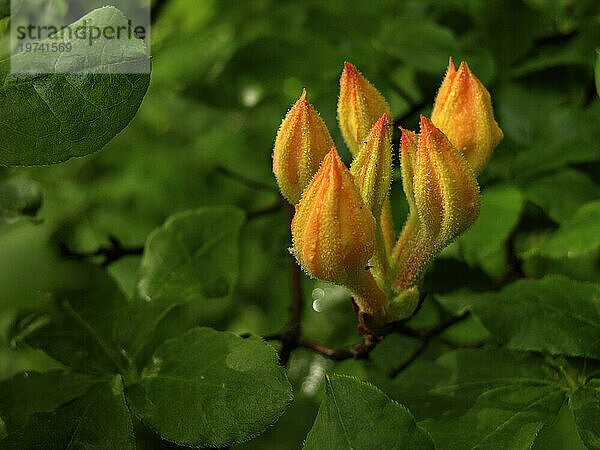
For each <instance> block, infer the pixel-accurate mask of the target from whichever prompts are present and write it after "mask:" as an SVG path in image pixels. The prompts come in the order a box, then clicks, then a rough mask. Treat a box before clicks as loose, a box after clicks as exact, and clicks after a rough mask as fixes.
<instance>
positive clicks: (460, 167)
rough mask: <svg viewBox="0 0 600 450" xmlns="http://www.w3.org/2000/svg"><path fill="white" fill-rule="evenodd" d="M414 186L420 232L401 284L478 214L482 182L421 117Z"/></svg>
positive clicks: (411, 280)
mask: <svg viewBox="0 0 600 450" xmlns="http://www.w3.org/2000/svg"><path fill="white" fill-rule="evenodd" d="M414 170H415V172H414V176H413V190H414V200H415V207H416V211H417V213H418V217H419V222H418V231H417V236H416V238H415V242H414V244H413V245H412V246H411V247H410V249H409V254H408V255H407V256H406V257H405V259H404V260H403V261H402V264H400V265H399V266H398V269H397V270H398V272H397V286H398V287H401V288H407V287H409V286H410V285H411V284H413V283H414V282H415V281H417V279H418V278H419V276H420V275H421V274H422V272H423V271H424V270H425V268H426V267H427V264H429V262H430V261H431V260H432V259H433V258H434V257H435V256H436V255H437V254H438V253H439V251H441V249H442V248H444V247H445V246H446V245H448V244H449V243H450V242H452V241H453V240H454V239H455V238H456V237H457V236H459V235H460V234H462V233H464V232H465V231H466V230H467V229H468V228H469V227H470V226H471V225H472V224H473V223H474V222H475V220H476V219H477V216H478V215H479V207H480V198H479V186H478V184H477V180H476V178H475V174H474V173H473V170H472V169H471V167H470V165H469V164H468V163H467V161H466V159H465V158H464V157H463V156H462V155H461V154H460V152H459V151H458V150H457V149H456V148H455V147H454V146H453V145H452V144H451V143H450V141H449V140H448V139H447V138H446V136H445V135H444V134H443V133H442V132H441V131H440V130H439V129H437V128H436V127H435V126H434V125H433V123H432V122H431V121H430V120H429V119H427V118H425V117H423V116H421V134H420V137H419V144H418V149H417V152H416V159H415V169H414Z"/></svg>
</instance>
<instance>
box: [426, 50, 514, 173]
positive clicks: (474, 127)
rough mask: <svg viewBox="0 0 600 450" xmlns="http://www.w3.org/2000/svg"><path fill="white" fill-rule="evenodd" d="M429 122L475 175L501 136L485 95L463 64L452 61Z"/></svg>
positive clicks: (482, 88)
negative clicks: (465, 161)
mask: <svg viewBox="0 0 600 450" xmlns="http://www.w3.org/2000/svg"><path fill="white" fill-rule="evenodd" d="M431 120H432V122H433V123H434V124H435V126H437V127H438V128H439V129H440V130H442V131H443V132H444V133H445V134H446V136H448V139H450V142H452V144H453V145H454V146H455V147H456V148H457V149H458V150H459V151H460V152H461V153H462V154H463V155H464V156H465V158H466V159H467V161H468V162H469V164H470V165H471V167H472V168H473V171H474V172H475V174H478V173H479V172H481V170H483V168H484V167H485V165H486V164H487V162H488V161H489V159H490V157H491V155H492V151H493V150H494V148H495V147H496V146H497V145H498V144H499V143H500V141H501V140H502V138H503V137H504V135H503V134H502V130H501V129H500V127H498V124H497V123H496V121H495V120H494V111H493V110H492V101H491V98H490V94H489V92H488V91H487V90H486V89H485V87H484V86H483V84H481V82H480V81H479V80H478V79H477V77H475V75H473V73H472V72H471V71H470V70H469V66H467V63H465V62H464V61H463V62H462V63H461V64H460V67H459V69H458V71H457V70H456V68H455V67H454V63H453V62H452V58H450V62H449V65H448V71H447V73H446V77H445V78H444V81H443V82H442V86H441V87H440V90H439V91H438V94H437V97H436V99H435V104H434V106H433V113H432V114H431Z"/></svg>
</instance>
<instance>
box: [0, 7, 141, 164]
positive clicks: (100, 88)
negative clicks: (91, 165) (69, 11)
mask: <svg viewBox="0 0 600 450" xmlns="http://www.w3.org/2000/svg"><path fill="white" fill-rule="evenodd" d="M85 23H87V24H89V23H93V24H94V26H98V27H109V26H110V27H113V29H118V28H119V27H127V29H128V30H129V29H130V28H129V25H128V23H127V19H126V18H125V16H124V15H123V14H122V13H121V12H120V11H119V10H118V9H116V8H113V7H104V8H100V9H96V10H94V11H92V12H91V13H89V14H87V15H86V16H84V17H83V18H81V19H80V20H79V21H77V22H75V23H73V24H71V25H70V27H72V29H76V28H77V27H79V26H83V25H84V24H85ZM88 26H89V25H88ZM72 34H74V33H72ZM42 42H45V43H48V44H49V45H52V43H56V42H57V40H56V39H53V38H49V39H47V40H46V41H42ZM64 42H65V43H69V44H71V46H72V48H71V51H64V52H25V53H19V54H17V55H15V56H13V57H12V58H11V59H10V60H5V61H2V62H0V108H2V121H3V126H2V127H1V128H0V165H24V166H29V165H38V164H54V163H59V162H61V161H65V160H67V159H69V158H71V157H73V156H84V155H87V154H90V153H93V152H96V151H98V150H100V149H101V148H102V147H103V146H104V145H105V144H106V143H108V142H109V141H110V140H111V139H112V138H113V137H114V136H115V135H116V134H118V133H119V132H120V131H121V130H122V129H123V128H125V126H126V125H127V124H128V123H129V122H130V121H131V119H132V118H133V116H134V115H135V113H136V112H137V110H138V108H139V106H140V104H141V102H142V98H143V97H144V94H145V93H146V90H147V89H148V84H149V82H150V75H149V73H148V71H149V64H150V63H149V59H148V56H147V55H146V49H145V46H144V43H143V42H142V41H141V40H139V39H138V38H137V37H136V36H135V33H132V35H131V36H125V35H123V36H122V37H121V38H120V39H106V38H104V37H102V38H100V39H98V40H95V41H93V42H92V45H89V41H88V40H87V39H75V38H74V37H73V36H69V35H68V34H67V33H66V32H65V37H64ZM76 64H81V66H76ZM11 67H12V68H13V70H14V71H15V73H11V71H10V69H11ZM21 69H22V71H23V73H19V70H21ZM26 69H28V71H25V70H26ZM144 72H146V73H144Z"/></svg>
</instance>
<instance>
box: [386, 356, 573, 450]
mask: <svg viewBox="0 0 600 450" xmlns="http://www.w3.org/2000/svg"><path fill="white" fill-rule="evenodd" d="M557 379H558V376H557V374H556V373H555V371H554V370H553V369H552V368H550V367H546V366H544V363H543V359H542V358H540V357H538V356H536V355H531V354H526V353H516V352H509V351H507V350H504V349H502V348H497V347H488V346H486V347H484V348H483V349H481V350H456V351H452V352H448V353H445V354H443V355H442V356H440V357H439V358H438V359H437V360H436V361H426V360H420V361H417V362H415V363H414V364H413V365H412V366H410V367H409V368H408V369H407V370H405V371H404V372H402V373H401V374H400V375H399V376H398V377H396V379H395V380H393V381H385V383H386V386H385V387H386V391H387V392H388V394H389V395H390V396H391V397H392V398H394V399H396V400H398V401H402V402H404V403H405V404H406V405H407V406H408V407H409V408H410V409H411V411H413V413H414V414H415V416H416V417H417V418H418V419H427V420H424V421H421V422H419V425H421V426H422V427H423V428H425V429H427V431H428V432H429V433H430V435H431V436H432V438H433V440H434V442H435V445H436V448H461V449H462V448H510V449H513V448H515V449H517V448H523V449H525V448H527V449H528V448H530V446H531V444H532V442H533V441H534V439H535V438H536V435H537V433H538V431H539V430H540V429H541V428H542V426H543V425H544V424H545V423H547V422H549V421H552V420H553V419H554V417H555V416H556V414H557V413H558V411H559V409H560V407H561V404H562V403H563V400H564V398H565V394H566V387H565V386H563V385H562V384H561V383H560V382H558V381H557Z"/></svg>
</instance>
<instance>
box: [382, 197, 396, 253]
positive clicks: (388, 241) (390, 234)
mask: <svg viewBox="0 0 600 450" xmlns="http://www.w3.org/2000/svg"><path fill="white" fill-rule="evenodd" d="M380 220H381V231H382V232H383V239H384V242H385V251H386V254H388V255H389V254H391V253H392V250H393V249H394V245H395V243H396V233H395V232H394V218H393V217H392V204H391V203H390V198H389V196H388V198H387V199H386V200H385V202H383V209H382V211H381V219H380Z"/></svg>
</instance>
